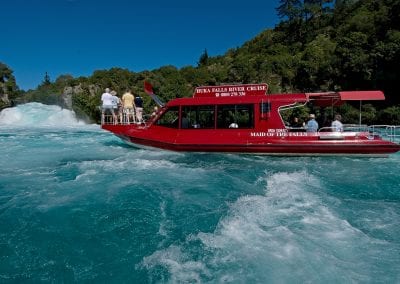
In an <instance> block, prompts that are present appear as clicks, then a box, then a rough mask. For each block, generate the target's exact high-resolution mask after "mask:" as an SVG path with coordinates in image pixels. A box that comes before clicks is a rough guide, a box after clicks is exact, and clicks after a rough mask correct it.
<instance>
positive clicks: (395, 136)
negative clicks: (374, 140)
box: [368, 124, 400, 143]
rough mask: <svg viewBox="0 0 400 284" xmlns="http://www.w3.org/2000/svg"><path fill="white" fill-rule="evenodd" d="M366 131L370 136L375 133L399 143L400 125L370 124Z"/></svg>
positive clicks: (373, 135)
mask: <svg viewBox="0 0 400 284" xmlns="http://www.w3.org/2000/svg"><path fill="white" fill-rule="evenodd" d="M368 132H369V134H370V135H371V136H372V137H375V136H376V135H379V136H381V137H382V138H383V139H386V140H389V141H391V142H395V143H400V125H385V124H379V125H370V126H369V127H368Z"/></svg>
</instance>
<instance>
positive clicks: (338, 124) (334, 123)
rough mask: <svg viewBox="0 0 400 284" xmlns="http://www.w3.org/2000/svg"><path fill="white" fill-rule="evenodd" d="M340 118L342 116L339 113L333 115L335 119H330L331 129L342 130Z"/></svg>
mask: <svg viewBox="0 0 400 284" xmlns="http://www.w3.org/2000/svg"><path fill="white" fill-rule="evenodd" d="M341 120H342V116H341V115H340V114H337V115H335V120H334V121H332V125H331V126H332V131H337V132H342V131H343V124H342V123H341V122H340V121H341Z"/></svg>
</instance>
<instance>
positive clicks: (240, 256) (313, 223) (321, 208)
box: [144, 171, 369, 282]
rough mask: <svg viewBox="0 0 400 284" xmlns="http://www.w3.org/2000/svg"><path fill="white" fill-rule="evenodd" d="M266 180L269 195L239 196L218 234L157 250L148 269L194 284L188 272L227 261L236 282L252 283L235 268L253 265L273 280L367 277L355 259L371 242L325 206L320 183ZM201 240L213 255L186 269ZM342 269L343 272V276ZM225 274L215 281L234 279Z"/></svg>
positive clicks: (296, 177) (305, 178) (282, 177)
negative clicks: (161, 270) (162, 269)
mask: <svg viewBox="0 0 400 284" xmlns="http://www.w3.org/2000/svg"><path fill="white" fill-rule="evenodd" d="M265 180H266V184H267V186H266V190H265V195H253V196H242V197H240V198H238V199H237V200H236V201H235V202H234V203H232V204H231V206H230V208H229V210H228V212H227V215H226V216H224V217H223V218H222V219H221V220H220V221H219V223H218V225H217V227H216V229H215V231H214V232H212V233H204V232H200V233H198V234H197V235H194V236H188V238H187V241H186V243H185V244H182V246H180V247H175V246H171V247H169V248H167V249H164V250H160V251H157V252H155V253H154V254H153V255H151V256H150V257H148V258H145V260H144V264H145V267H147V268H150V269H152V268H154V267H155V266H157V265H159V266H162V267H166V268H168V271H169V273H170V274H171V277H172V278H173V279H174V280H177V281H178V282H179V281H183V282H184V281H186V280H188V278H183V279H181V278H180V277H181V276H182V272H183V271H184V272H185V273H187V275H191V273H192V274H194V275H198V273H199V267H201V269H200V270H201V271H207V270H208V269H211V268H213V267H226V263H231V264H233V266H232V271H230V274H231V275H230V277H229V279H230V280H229V281H233V282H242V281H245V280H249V275H242V274H241V272H240V270H237V268H235V266H239V267H248V268H249V269H251V270H252V271H256V272H255V275H257V277H260V278H264V279H265V281H267V282H268V280H271V281H276V280H277V279H280V280H283V282H293V281H296V280H300V282H301V279H302V280H303V281H305V280H307V279H309V280H310V278H308V277H309V275H313V274H314V273H315V269H316V268H318V269H319V270H320V273H321V274H322V275H323V276H322V278H320V277H319V276H316V278H314V280H322V279H337V280H343V279H344V280H351V279H353V277H355V278H354V279H361V278H357V277H360V275H358V276H355V273H357V272H355V273H354V270H357V269H356V268H357V267H359V265H360V264H358V263H355V261H353V260H354V259H360V255H359V254H362V253H363V251H362V250H361V249H359V246H364V245H366V244H367V243H368V242H369V240H368V238H367V237H365V236H364V235H363V233H362V232H360V231H359V230H358V229H355V228H353V227H352V226H351V224H349V223H348V222H347V221H346V220H344V219H341V218H340V216H338V215H337V214H336V213H335V212H333V211H332V210H331V209H329V207H328V206H327V205H325V202H326V200H325V199H323V200H322V199H321V198H322V197H321V195H320V194H317V193H319V192H320V191H322V190H323V185H322V184H321V183H320V181H319V180H318V179H316V178H314V177H313V176H312V175H309V174H308V173H307V172H305V171H302V172H294V173H285V172H282V173H276V174H271V175H270V174H266V176H265ZM327 198H328V200H329V197H327ZM198 241H200V242H201V243H202V244H203V245H204V250H205V251H211V252H213V253H212V256H210V257H204V258H203V259H201V263H197V262H196V265H197V266H193V267H192V266H190V265H185V264H188V263H190V261H189V259H190V257H189V255H186V254H185V251H184V248H185V247H190V246H191V245H190V244H191V242H198ZM354 254H356V255H357V254H358V255H357V256H353V255H354ZM183 256H185V257H186V258H185V257H183ZM327 256H329V257H327ZM191 269H192V270H191ZM188 270H189V271H188ZM339 271H341V273H342V274H340V275H339V274H337V273H338V272H339ZM343 271H346V272H348V274H345V275H343ZM221 272H222V271H221ZM223 273H224V274H221V275H219V274H218V273H215V275H214V276H213V277H215V278H213V279H214V280H216V282H218V281H221V280H222V279H228V278H226V277H227V276H226V270H225V269H224V271H223ZM185 275H186V274H185ZM183 276H184V275H183ZM298 277H300V278H298ZM325 277H326V278H325ZM194 279H196V278H194ZM250 279H251V277H250ZM192 280H193V279H192ZM311 280H312V279H311Z"/></svg>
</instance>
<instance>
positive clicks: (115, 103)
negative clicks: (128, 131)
mask: <svg viewBox="0 0 400 284" xmlns="http://www.w3.org/2000/svg"><path fill="white" fill-rule="evenodd" d="M111 95H112V98H113V99H112V101H113V109H114V112H115V113H116V114H115V118H114V124H117V123H118V120H117V116H119V117H120V120H121V123H122V114H121V112H122V111H121V109H120V108H121V100H120V99H119V98H118V96H117V92H116V91H111Z"/></svg>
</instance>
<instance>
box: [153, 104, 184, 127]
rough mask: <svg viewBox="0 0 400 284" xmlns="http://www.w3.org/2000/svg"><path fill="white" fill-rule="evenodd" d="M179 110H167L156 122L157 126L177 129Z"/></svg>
mask: <svg viewBox="0 0 400 284" xmlns="http://www.w3.org/2000/svg"><path fill="white" fill-rule="evenodd" d="M178 122H179V108H178V107H172V108H170V109H168V110H167V111H166V112H165V113H164V114H163V115H162V116H161V117H160V118H159V119H158V120H157V122H156V124H157V125H159V126H164V127H170V128H178V125H179V124H178Z"/></svg>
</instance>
